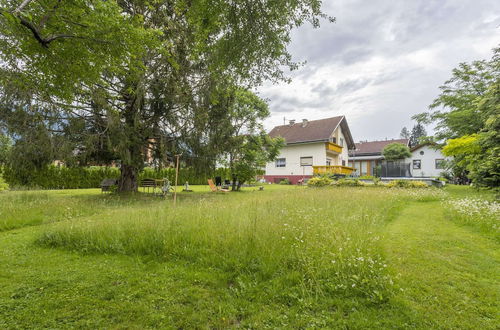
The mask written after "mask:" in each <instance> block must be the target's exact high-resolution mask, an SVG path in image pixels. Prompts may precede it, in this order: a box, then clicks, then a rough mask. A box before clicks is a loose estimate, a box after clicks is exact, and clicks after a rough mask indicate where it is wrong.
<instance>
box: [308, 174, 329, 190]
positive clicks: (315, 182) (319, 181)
mask: <svg viewBox="0 0 500 330" xmlns="http://www.w3.org/2000/svg"><path fill="white" fill-rule="evenodd" d="M332 183H333V180H332V179H330V178H329V177H327V176H315V177H314V178H311V179H309V181H307V185H308V186H309V187H324V186H329V185H331V184H332Z"/></svg>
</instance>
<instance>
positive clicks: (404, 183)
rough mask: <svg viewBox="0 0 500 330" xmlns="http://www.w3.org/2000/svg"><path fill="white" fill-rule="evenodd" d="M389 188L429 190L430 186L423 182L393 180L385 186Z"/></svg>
mask: <svg viewBox="0 0 500 330" xmlns="http://www.w3.org/2000/svg"><path fill="white" fill-rule="evenodd" d="M386 187H389V188H395V187H396V188H429V187H430V186H429V185H428V184H427V183H425V182H423V181H410V180H393V181H391V182H389V183H388V184H386Z"/></svg>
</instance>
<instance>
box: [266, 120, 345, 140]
mask: <svg viewBox="0 0 500 330" xmlns="http://www.w3.org/2000/svg"><path fill="white" fill-rule="evenodd" d="M342 118H344V116H337V117H332V118H326V119H320V120H311V121H308V122H307V124H306V125H305V126H304V125H303V124H302V122H299V123H295V124H293V125H281V126H276V127H275V128H273V129H272V130H271V132H269V136H270V137H272V138H274V137H278V136H281V137H282V138H284V139H285V141H286V143H300V142H310V141H322V140H328V139H329V138H330V136H331V135H332V133H333V130H334V129H335V128H336V127H337V126H338V125H339V123H340V122H341V121H342Z"/></svg>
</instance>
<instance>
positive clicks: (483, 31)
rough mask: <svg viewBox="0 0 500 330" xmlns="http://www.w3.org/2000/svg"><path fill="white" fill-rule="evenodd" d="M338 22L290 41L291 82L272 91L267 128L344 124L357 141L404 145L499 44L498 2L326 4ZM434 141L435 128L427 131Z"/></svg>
mask: <svg viewBox="0 0 500 330" xmlns="http://www.w3.org/2000/svg"><path fill="white" fill-rule="evenodd" d="M323 11H324V12H325V13H326V14H328V15H329V16H333V17H335V18H336V22H335V23H328V22H327V21H323V23H322V25H321V27H320V28H319V29H314V28H312V27H311V26H310V25H304V26H302V27H300V28H298V29H296V30H294V31H293V33H292V42H291V44H290V45H289V50H290V53H291V54H292V56H293V59H294V60H295V61H298V62H302V61H306V63H305V65H303V66H301V67H300V69H298V70H295V71H293V72H289V73H288V76H289V77H290V78H291V79H292V82H291V83H289V84H287V83H280V84H276V85H273V84H271V83H267V84H265V85H263V86H262V87H261V88H259V90H258V94H259V95H260V96H261V97H263V98H264V99H267V100H268V103H269V106H270V110H271V117H270V118H269V120H267V121H266V123H265V127H266V129H268V130H270V129H272V128H273V127H274V126H276V125H282V124H283V120H284V119H283V118H286V121H287V122H288V120H290V119H295V120H297V121H301V120H302V119H309V120H314V119H321V118H328V117H333V116H337V115H344V116H346V119H347V122H348V124H349V127H350V129H351V133H352V135H353V138H354V140H355V141H356V142H357V141H361V140H369V141H370V140H377V139H385V138H399V133H400V131H401V128H402V127H403V126H406V127H408V128H411V127H412V126H413V125H414V124H415V123H414V122H413V121H412V120H411V117H412V116H413V115H414V114H417V113H421V112H424V111H426V110H427V108H428V105H429V104H431V103H432V101H433V100H434V99H435V98H436V97H437V96H438V95H439V86H440V85H442V84H443V83H444V82H445V81H446V80H447V79H448V78H450V76H451V70H452V69H453V68H454V67H456V66H457V65H458V64H459V63H461V62H470V61H473V60H478V59H489V58H491V55H492V49H493V48H495V47H498V45H499V44H500V1H497V0H324V2H323ZM427 131H428V134H429V135H431V134H432V127H428V128H427Z"/></svg>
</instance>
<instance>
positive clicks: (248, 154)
mask: <svg viewBox="0 0 500 330" xmlns="http://www.w3.org/2000/svg"><path fill="white" fill-rule="evenodd" d="M228 108H229V109H228V112H229V113H228V115H227V117H226V118H225V120H224V121H223V122H221V123H219V126H220V129H219V130H218V131H219V132H218V133H219V135H220V136H219V137H218V139H219V141H220V145H219V148H221V149H222V150H224V155H225V156H226V157H223V158H226V159H227V161H226V163H227V166H228V167H229V169H230V170H231V178H232V179H233V190H239V189H240V187H241V184H243V183H244V182H248V181H251V180H253V179H254V178H255V176H256V175H257V174H258V172H259V170H260V169H261V168H262V167H264V166H265V164H266V163H267V162H270V161H273V160H275V159H276V157H277V156H278V154H279V150H280V149H281V148H282V147H283V145H284V140H283V139H282V138H270V137H269V136H268V135H267V133H266V132H265V130H264V128H263V125H262V121H263V120H264V119H265V118H267V117H268V116H269V107H268V105H267V103H266V102H265V101H264V100H262V99H261V98H259V97H258V96H257V95H255V94H254V93H252V92H251V91H249V90H246V89H242V88H236V89H234V90H233V91H232V97H231V98H230V101H229V104H228ZM236 181H238V183H239V185H238V186H236Z"/></svg>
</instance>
